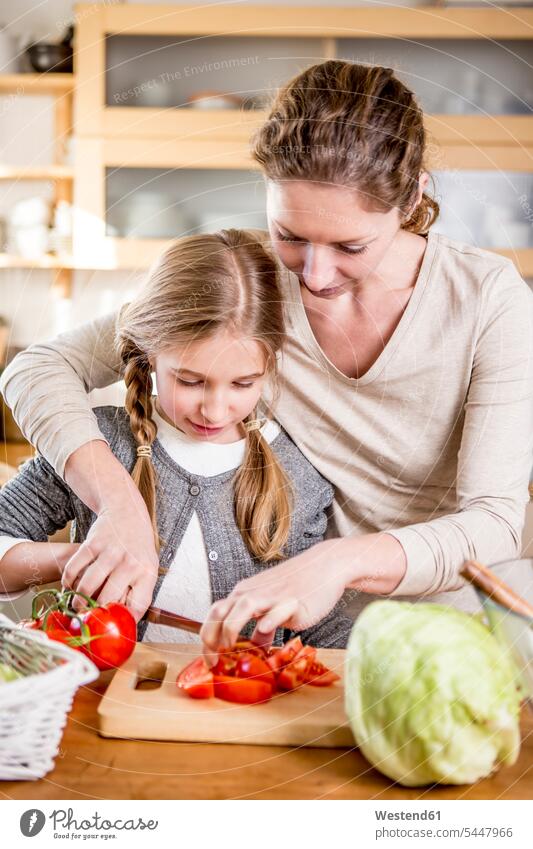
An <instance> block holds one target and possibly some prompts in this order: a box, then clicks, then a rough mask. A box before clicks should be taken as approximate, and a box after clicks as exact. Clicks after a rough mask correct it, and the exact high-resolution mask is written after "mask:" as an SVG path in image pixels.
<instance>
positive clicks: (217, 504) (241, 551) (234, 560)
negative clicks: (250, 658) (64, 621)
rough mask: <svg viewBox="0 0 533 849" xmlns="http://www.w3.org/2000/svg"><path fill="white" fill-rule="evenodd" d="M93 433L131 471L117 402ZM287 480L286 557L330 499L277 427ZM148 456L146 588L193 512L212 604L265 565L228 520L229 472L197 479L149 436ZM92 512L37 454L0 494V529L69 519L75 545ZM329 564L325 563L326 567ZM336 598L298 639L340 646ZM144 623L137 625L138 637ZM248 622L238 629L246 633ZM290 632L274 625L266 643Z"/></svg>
mask: <svg viewBox="0 0 533 849" xmlns="http://www.w3.org/2000/svg"><path fill="white" fill-rule="evenodd" d="M94 412H95V415H96V418H97V420H98V424H99V427H100V430H101V431H102V434H103V436H104V437H105V438H106V439H107V441H108V443H109V445H110V447H111V450H112V451H113V454H114V455H115V456H116V457H117V459H118V460H119V461H120V462H121V463H122V465H123V466H124V467H125V468H126V469H128V471H130V472H131V470H132V469H133V466H134V464H135V460H136V444H135V441H134V439H133V436H132V433H131V430H130V425H129V417H128V415H127V413H126V411H125V410H124V409H123V408H122V407H109V406H105V407H97V408H96V409H95V410H94ZM271 448H272V450H273V451H275V453H276V456H277V457H278V458H279V460H280V462H281V463H282V465H283V467H284V469H285V471H286V472H287V473H288V476H289V478H290V480H291V481H292V484H293V494H294V505H293V513H292V519H291V528H290V534H289V539H288V542H287V545H286V548H285V554H286V556H287V557H292V556H294V555H296V554H298V553H299V552H301V551H304V550H305V549H307V548H309V547H310V546H312V545H314V544H315V543H317V542H319V541H320V540H321V539H322V538H323V535H324V532H325V530H326V522H327V519H326V508H327V507H328V506H329V505H330V504H331V501H332V499H333V488H332V487H331V485H330V484H329V483H328V482H327V481H326V480H325V479H324V478H323V477H321V475H320V474H319V473H318V472H317V471H316V469H315V468H314V467H313V466H312V465H311V464H310V463H309V462H308V460H306V458H305V457H304V456H303V454H302V453H301V452H300V450H299V449H298V448H297V447H296V445H295V444H294V442H292V440H291V439H290V437H289V436H288V435H287V434H286V433H285V432H284V431H283V430H282V431H281V432H280V433H279V434H278V436H277V437H275V439H274V440H273V441H272V442H271ZM152 450H153V453H152V461H153V464H154V469H155V472H156V476H157V507H156V509H157V522H158V528H159V534H160V537H161V540H162V547H161V551H160V566H161V569H160V572H161V573H162V574H160V575H159V577H158V579H157V581H156V584H155V586H154V592H153V601H152V603H155V599H156V596H157V593H158V591H159V588H160V586H161V583H162V581H163V580H164V572H165V571H168V568H169V567H170V564H171V563H172V560H173V559H174V555H175V553H176V550H177V549H178V547H179V545H180V543H181V540H182V538H183V535H184V533H185V530H186V528H187V526H188V524H189V521H190V519H191V515H192V513H193V511H195V510H196V513H197V515H198V519H199V522H200V525H201V528H202V533H203V537H204V541H205V545H206V550H207V552H208V560H207V562H208V564H209V576H210V583H211V596H212V601H213V602H214V601H217V600H218V599H221V598H225V597H226V596H227V595H228V594H229V593H230V592H231V590H232V589H233V588H234V586H235V585H236V584H237V583H238V581H240V580H242V579H243V578H248V577H250V576H251V575H255V574H256V573H257V572H261V571H263V570H264V569H266V568H269V566H272V565H274V564H273V563H270V564H268V563H266V564H265V563H261V562H260V561H259V560H257V559H256V558H254V557H253V556H252V555H251V554H250V552H249V551H248V549H247V548H246V545H245V543H244V541H243V539H242V536H241V534H240V531H239V529H238V527H237V525H236V522H235V512H234V492H233V481H234V477H235V473H236V470H235V469H233V470H231V471H229V472H223V473H222V474H219V475H215V476H213V477H201V476H199V475H193V474H191V473H190V472H188V471H186V470H185V469H184V468H182V467H181V466H179V465H178V464H177V463H176V462H174V460H173V459H172V458H171V457H170V456H169V455H168V454H167V452H166V451H165V450H164V448H163V447H162V445H161V444H160V443H159V441H158V440H157V439H156V440H155V442H154V444H153V449H152ZM95 519H96V516H95V514H94V513H92V512H91V510H89V508H88V507H86V506H85V504H83V502H82V501H80V499H79V498H78V497H77V496H76V495H75V494H74V493H73V492H72V490H71V489H70V488H69V487H68V486H67V484H66V483H65V482H64V481H63V480H62V479H61V478H60V477H59V476H58V475H57V474H56V472H55V471H54V470H53V468H52V466H50V464H49V463H48V462H47V461H46V460H45V459H44V458H43V457H40V456H38V457H36V458H35V459H33V460H30V461H28V462H27V463H25V464H24V466H23V467H22V469H21V471H20V472H19V474H18V475H17V476H16V477H15V478H14V479H12V480H11V481H9V482H8V483H7V484H6V485H5V486H4V488H3V489H2V490H1V491H0V534H8V535H10V536H15V537H26V538H28V539H31V540H35V541H41V540H43V541H44V540H46V539H47V537H48V536H49V535H50V534H52V533H54V532H55V531H57V530H59V529H60V528H64V527H65V525H66V524H67V522H68V521H70V520H73V529H72V539H73V541H76V542H81V541H83V540H84V539H85V537H86V536H87V533H88V531H89V528H90V527H91V525H92V524H93V522H94V521H95ZM328 566H331V564H328V563H325V564H324V568H325V569H327V568H328ZM345 606H346V605H345V602H344V601H343V600H341V601H340V602H339V603H338V604H337V605H336V606H335V607H334V608H333V610H332V611H331V612H330V613H329V615H328V616H327V617H325V618H324V619H323V620H322V621H321V622H319V623H318V624H317V625H315V626H314V627H312V628H309V629H308V630H306V631H303V632H301V637H302V639H303V640H304V641H305V642H306V643H310V644H311V645H315V646H326V647H337V648H344V647H345V646H346V643H347V640H348V637H349V634H350V630H351V628H352V625H353V620H352V619H351V618H350V617H349V616H347V615H345V613H344V610H345ZM147 624H148V622H147V620H146V618H145V617H143V619H142V620H141V621H140V622H139V624H138V639H139V640H142V638H143V636H144V633H145V630H146V627H147ZM253 626H254V623H253V621H252V622H250V623H249V624H248V625H247V626H246V629H245V630H244V631H243V634H245V635H248V636H249V635H250V634H251V632H252V630H253ZM291 636H294V633H293V632H289V631H288V630H287V629H285V630H283V629H281V628H278V630H277V631H276V634H275V638H274V644H275V645H279V644H280V643H281V642H283V641H284V640H286V639H288V638H290V637H291Z"/></svg>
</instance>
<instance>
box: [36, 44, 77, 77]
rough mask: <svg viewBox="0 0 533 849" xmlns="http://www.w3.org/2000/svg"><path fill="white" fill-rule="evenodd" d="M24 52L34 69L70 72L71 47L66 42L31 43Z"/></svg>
mask: <svg viewBox="0 0 533 849" xmlns="http://www.w3.org/2000/svg"><path fill="white" fill-rule="evenodd" d="M26 53H27V54H28V57H29V60H30V64H31V66H32V68H33V69H34V71H38V72H39V73H41V74H43V73H45V72H49V73H56V74H59V73H61V74H70V73H72V47H70V46H69V45H68V44H45V43H40V44H31V45H30V47H28V48H27V50H26Z"/></svg>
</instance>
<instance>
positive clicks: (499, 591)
mask: <svg viewBox="0 0 533 849" xmlns="http://www.w3.org/2000/svg"><path fill="white" fill-rule="evenodd" d="M461 574H462V575H463V577H464V578H466V579H467V581H470V583H471V584H474V586H476V587H479V589H480V590H483V592H484V593H486V594H487V595H488V596H489V597H490V598H492V599H493V600H494V601H497V602H498V603H499V604H501V605H503V607H507V608H508V609H509V610H512V612H513V613H519V614H520V615H521V616H528V617H532V618H533V607H532V606H531V605H530V604H529V602H528V601H526V600H525V598H522V596H519V595H518V593H516V592H515V591H514V590H513V589H511V587H510V586H508V584H506V583H505V581H502V579H501V578H499V577H498V576H497V575H495V574H494V572H491V571H490V569H487V567H486V566H483V565H482V564H481V563H478V562H477V561H476V560H467V561H466V563H465V564H464V566H463V568H462V569H461Z"/></svg>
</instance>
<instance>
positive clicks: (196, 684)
mask: <svg viewBox="0 0 533 849" xmlns="http://www.w3.org/2000/svg"><path fill="white" fill-rule="evenodd" d="M176 684H177V686H178V688H179V689H180V690H183V691H184V692H185V693H187V695H188V696H191V698H193V699H210V698H212V697H213V696H214V695H215V689H214V686H213V673H212V672H211V670H210V669H209V668H208V666H207V664H206V662H205V660H204V659H203V657H197V658H196V660H193V661H192V663H189V664H188V666H186V667H185V669H182V670H181V672H180V674H179V675H178V680H177V681H176Z"/></svg>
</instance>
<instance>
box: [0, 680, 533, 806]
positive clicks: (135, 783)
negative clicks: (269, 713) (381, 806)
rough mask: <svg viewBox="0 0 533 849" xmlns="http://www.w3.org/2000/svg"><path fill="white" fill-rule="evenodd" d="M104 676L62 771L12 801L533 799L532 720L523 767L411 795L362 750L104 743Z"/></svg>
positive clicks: (531, 717) (73, 721)
mask: <svg viewBox="0 0 533 849" xmlns="http://www.w3.org/2000/svg"><path fill="white" fill-rule="evenodd" d="M111 675H112V673H109V672H106V673H103V674H102V675H101V676H100V678H99V679H98V680H97V681H95V682H94V683H93V684H90V685H89V686H87V687H84V688H81V689H80V690H79V691H78V694H77V696H76V698H75V701H74V706H73V709H72V712H71V714H70V716H69V720H68V724H67V727H66V729H65V733H64V736H63V740H62V742H61V749H60V753H59V756H58V758H57V760H56V765H55V768H54V770H53V771H52V772H50V773H48V775H47V776H45V778H43V779H41V780H40V781H0V798H4V799H322V798H324V799H371V800H376V801H379V800H381V799H399V800H403V799H406V800H407V799H431V800H435V799H533V714H532V713H529V712H527V711H526V710H524V712H523V714H522V733H523V743H522V751H521V754H520V757H519V759H518V762H517V763H516V764H515V765H514V766H513V767H509V768H506V769H503V770H501V771H500V772H498V773H497V774H496V775H495V776H493V777H492V778H488V779H485V780H484V781H480V782H478V783H477V784H474V785H472V786H462V787H437V788H433V789H428V788H419V789H406V788H403V787H400V786H399V785H395V784H393V783H392V782H390V781H389V780H388V779H386V778H385V777H384V776H382V775H380V773H378V772H376V771H375V770H374V769H372V768H371V767H370V765H369V764H368V763H367V761H366V760H365V759H364V758H363V757H362V755H361V754H360V753H359V752H358V751H357V750H356V749H355V748H354V749H303V748H302V749H287V748H281V747H274V746H237V745H220V744H219V745H214V744H203V743H194V744H190V743H168V742H164V743H163V742H148V741H141V740H139V741H137V740H113V739H108V738H104V737H100V736H99V735H98V731H97V727H98V726H97V715H96V708H97V705H98V702H99V700H100V698H101V696H102V695H103V693H104V692H105V689H106V687H107V685H108V683H109V681H110V679H111Z"/></svg>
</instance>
